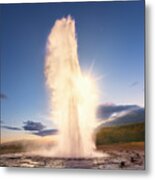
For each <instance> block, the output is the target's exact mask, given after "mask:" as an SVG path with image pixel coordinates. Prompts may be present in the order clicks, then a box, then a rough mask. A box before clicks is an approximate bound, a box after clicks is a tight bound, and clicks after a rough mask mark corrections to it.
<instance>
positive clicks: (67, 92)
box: [45, 16, 98, 158]
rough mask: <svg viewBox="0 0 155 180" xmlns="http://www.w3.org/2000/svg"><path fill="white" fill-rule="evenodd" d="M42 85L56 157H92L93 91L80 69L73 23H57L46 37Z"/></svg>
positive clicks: (63, 19) (67, 20)
mask: <svg viewBox="0 0 155 180" xmlns="http://www.w3.org/2000/svg"><path fill="white" fill-rule="evenodd" d="M45 76H46V84H47V87H48V89H49V93H50V106H51V119H52V121H54V122H55V124H57V127H58V130H59V134H58V142H57V143H58V144H57V146H56V149H55V153H56V154H55V155H56V156H59V157H75V158H76V157H93V156H94V153H95V140H94V128H95V127H96V115H95V114H96V106H97V102H98V99H97V89H96V85H95V82H94V81H93V79H92V78H91V77H90V75H89V76H88V75H85V74H84V73H83V72H82V71H81V68H80V65H79V61H78V52H77V39H76V33H75V21H74V20H73V19H72V18H71V17H70V16H68V17H67V18H62V19H61V20H57V21H56V22H55V24H54V26H53V28H52V30H51V32H50V34H49V36H48V42H47V52H46V62H45Z"/></svg>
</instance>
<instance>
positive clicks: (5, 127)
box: [2, 126, 21, 131]
mask: <svg viewBox="0 0 155 180" xmlns="http://www.w3.org/2000/svg"><path fill="white" fill-rule="evenodd" d="M2 128H4V129H9V130H13V131H21V128H18V127H13V126H2Z"/></svg>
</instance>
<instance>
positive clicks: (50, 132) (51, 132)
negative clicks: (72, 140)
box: [33, 129, 58, 136]
mask: <svg viewBox="0 0 155 180" xmlns="http://www.w3.org/2000/svg"><path fill="white" fill-rule="evenodd" d="M57 132H58V130H57V129H46V130H43V131H38V132H35V133H33V134H35V135H38V136H49V135H54V134H56V133H57Z"/></svg>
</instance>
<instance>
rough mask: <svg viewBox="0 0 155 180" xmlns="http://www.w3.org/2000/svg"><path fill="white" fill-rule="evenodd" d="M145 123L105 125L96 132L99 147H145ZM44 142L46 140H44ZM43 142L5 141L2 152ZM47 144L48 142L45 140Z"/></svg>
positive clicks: (16, 151) (1, 148)
mask: <svg viewBox="0 0 155 180" xmlns="http://www.w3.org/2000/svg"><path fill="white" fill-rule="evenodd" d="M144 140H145V124H144V123H137V124H131V125H124V126H117V127H103V128H102V129H100V130H99V131H98V132H97V134H96V145H97V148H98V149H104V150H112V149H117V150H121V149H128V150H130V149H138V150H141V149H144ZM42 143H44V142H42ZM42 143H41V142H35V141H28V142H27V143H25V144H24V143H23V142H21V141H16V142H10V143H4V144H1V146H0V154H8V153H19V152H26V151H29V150H30V148H28V147H31V148H32V147H33V148H39V147H40V145H41V144H42ZM45 144H47V142H45Z"/></svg>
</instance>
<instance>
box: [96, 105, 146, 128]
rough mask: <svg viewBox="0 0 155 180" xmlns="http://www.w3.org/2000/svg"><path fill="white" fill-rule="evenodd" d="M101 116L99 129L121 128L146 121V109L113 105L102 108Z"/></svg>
mask: <svg viewBox="0 0 155 180" xmlns="http://www.w3.org/2000/svg"><path fill="white" fill-rule="evenodd" d="M101 109H102V111H101ZM102 113H103V116H102ZM104 113H105V114H104ZM99 115H100V123H99V127H109V126H120V125H126V124H132V123H139V122H144V121H145V110H144V108H142V107H139V106H136V105H130V106H115V105H112V106H105V107H104V106H103V107H102V108H101V107H100V114H99ZM102 117H103V118H102ZM105 117H107V118H105Z"/></svg>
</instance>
